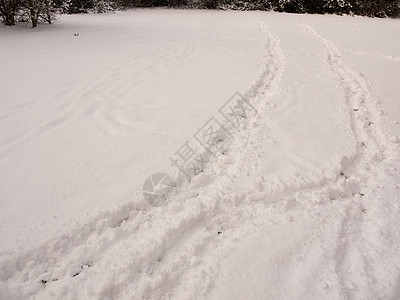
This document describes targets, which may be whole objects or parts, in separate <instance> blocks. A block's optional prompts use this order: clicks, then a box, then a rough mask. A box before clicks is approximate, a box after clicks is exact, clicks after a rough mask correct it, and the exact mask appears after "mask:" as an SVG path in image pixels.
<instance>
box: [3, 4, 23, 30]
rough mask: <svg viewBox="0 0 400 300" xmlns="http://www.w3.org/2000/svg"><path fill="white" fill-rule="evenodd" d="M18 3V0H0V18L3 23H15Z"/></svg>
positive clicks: (10, 24) (18, 7) (9, 24)
mask: <svg viewBox="0 0 400 300" xmlns="http://www.w3.org/2000/svg"><path fill="white" fill-rule="evenodd" d="M20 5H21V2H20V0H0V18H1V19H2V22H3V23H4V24H5V25H7V26H12V25H15V21H16V17H17V14H18V11H19V9H20Z"/></svg>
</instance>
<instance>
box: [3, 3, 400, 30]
mask: <svg viewBox="0 0 400 300" xmlns="http://www.w3.org/2000/svg"><path fill="white" fill-rule="evenodd" d="M135 7H171V8H174V7H175V8H198V9H232V10H263V11H277V12H288V13H310V14H340V15H342V14H349V15H360V16H368V17H381V18H383V17H391V18H397V17H399V16H400V0H0V21H1V22H2V23H3V24H5V25H7V26H13V25H16V24H17V23H26V24H28V23H29V24H31V25H32V28H34V27H36V26H37V25H38V23H40V22H43V23H49V24H51V23H53V22H54V20H56V18H57V16H58V15H59V14H77V13H90V12H92V13H105V12H110V11H115V10H124V9H129V8H135Z"/></svg>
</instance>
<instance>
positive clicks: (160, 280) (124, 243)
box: [0, 22, 399, 299]
mask: <svg viewBox="0 0 400 300" xmlns="http://www.w3.org/2000/svg"><path fill="white" fill-rule="evenodd" d="M259 28H260V31H261V32H262V34H263V35H264V36H265V39H266V56H265V58H264V59H265V71H264V72H263V73H262V74H261V76H260V77H259V79H258V80H257V81H256V82H255V83H254V85H253V86H252V87H251V88H250V89H249V91H248V92H247V93H246V94H245V96H246V98H247V99H249V100H250V101H251V103H252V104H253V105H254V106H255V107H256V108H257V110H258V112H259V113H258V115H257V116H255V117H252V118H248V119H244V120H243V122H242V124H241V125H242V127H241V129H240V130H238V131H237V132H236V133H235V134H234V136H233V137H232V138H231V139H230V140H229V141H227V142H226V145H225V147H224V151H221V153H219V154H218V155H217V156H216V157H215V158H214V159H213V160H212V161H211V162H210V164H209V165H208V166H207V168H206V169H205V170H204V172H203V173H201V174H199V175H198V176H196V177H195V178H194V179H193V180H192V182H190V183H187V184H184V185H182V186H181V187H180V191H179V193H178V195H177V196H176V198H177V199H176V201H173V202H172V203H170V204H169V205H168V206H166V207H160V208H154V207H149V206H148V205H146V204H145V203H143V202H140V204H137V205H136V206H133V205H131V206H128V207H124V208H121V209H120V210H119V211H117V212H113V213H110V214H109V215H106V216H101V217H99V218H98V219H97V220H94V221H93V222H92V223H90V224H87V226H86V227H84V228H78V229H77V230H76V231H75V232H72V233H70V234H68V235H66V236H64V237H62V238H60V239H57V240H55V241H52V242H50V243H48V244H46V245H44V246H42V247H40V248H39V249H35V250H34V251H28V252H26V253H24V254H17V255H15V256H14V257H12V258H10V256H4V257H2V258H0V259H1V260H0V264H1V268H0V270H1V271H0V280H1V281H2V282H6V284H7V286H6V284H5V283H3V284H2V285H0V292H2V293H3V294H4V295H7V297H8V298H10V299H12V298H13V297H15V298H16V299H19V298H28V297H29V296H35V297H36V298H37V299H50V298H51V299H61V298H62V299H85V298H98V299H118V298H127V299H130V298H134V299H141V298H146V299H164V298H179V296H182V295H185V292H187V291H188V290H190V291H191V293H192V294H193V295H196V298H202V297H204V296H205V295H206V294H207V292H208V291H209V290H210V288H211V287H212V282H213V279H214V278H215V277H216V276H217V274H218V261H217V260H218V259H217V258H214V257H213V255H210V253H212V251H216V257H218V256H220V255H223V253H224V252H226V253H228V249H229V247H230V246H231V245H233V244H234V243H235V241H236V240H237V239H238V238H239V237H240V236H241V229H240V228H238V227H235V226H237V225H235V224H240V223H241V222H248V221H249V218H254V219H256V218H257V217H258V216H262V215H263V214H264V213H265V212H264V213H263V212H262V209H261V212H260V208H262V207H263V205H265V203H264V204H261V203H263V201H261V200H263V199H266V198H268V199H271V198H273V199H282V197H284V198H289V197H291V196H293V195H295V196H296V197H298V198H304V197H302V196H301V195H306V196H307V195H310V194H313V195H316V194H317V195H319V196H320V197H325V198H328V199H330V200H340V201H341V204H340V205H343V208H344V211H345V212H346V215H345V216H344V217H343V223H342V233H341V234H342V235H343V237H345V238H343V239H342V240H340V241H339V242H338V244H337V247H336V249H333V252H334V254H333V256H334V257H336V259H337V268H338V270H337V273H338V274H340V276H339V278H338V281H339V282H340V284H341V285H342V287H343V289H342V290H343V291H342V296H343V297H346V298H352V297H351V295H350V294H349V293H348V291H349V290H351V288H352V286H351V284H352V281H351V279H352V278H353V276H354V275H355V274H354V273H355V272H360V271H361V272H364V273H365V274H369V275H371V276H365V277H364V278H363V280H364V281H363V282H360V283H359V286H362V287H363V288H361V291H359V295H360V297H361V298H362V297H363V296H364V297H365V298H369V297H371V295H370V294H369V292H370V291H371V290H372V288H373V287H374V290H375V291H378V292H377V294H376V295H374V296H375V297H376V298H382V297H384V296H388V295H385V288H388V287H393V285H395V284H396V283H395V282H390V281H389V280H390V279H388V281H387V282H385V283H384V284H383V283H382V282H380V284H381V285H379V283H378V281H379V278H375V279H374V274H379V273H380V272H381V273H382V272H384V271H385V270H383V271H382V270H379V265H377V264H376V263H373V256H372V254H371V253H370V252H369V251H368V248H372V247H373V246H374V245H373V244H374V243H376V241H382V239H385V237H379V236H378V237H377V236H376V235H377V234H378V233H376V232H366V228H367V227H366V225H365V224H366V222H368V221H370V220H368V216H364V215H363V214H356V213H354V209H353V208H354V207H368V205H369V203H370V202H375V201H376V200H377V198H376V197H378V195H379V183H377V180H376V179H377V178H380V177H382V176H385V175H386V176H387V174H388V173H390V172H392V171H393V168H394V166H395V165H396V167H398V157H397V153H398V149H397V145H396V143H395V141H391V140H389V138H388V136H387V135H386V134H385V133H384V131H383V130H382V128H383V126H382V124H381V123H382V122H383V118H382V113H381V110H380V109H379V107H378V106H377V104H376V103H374V102H373V98H372V97H371V95H370V92H369V89H368V85H367V83H366V81H365V79H364V78H363V77H362V75H360V74H359V73H357V72H356V71H354V70H352V69H351V68H350V67H349V66H348V65H346V64H345V62H344V60H343V58H342V57H341V54H340V52H339V51H338V49H337V48H336V47H335V45H333V43H331V42H330V41H328V40H326V39H324V38H322V37H321V36H320V35H318V34H317V33H316V31H315V30H314V29H313V28H311V27H310V26H308V25H304V28H305V30H306V32H307V33H308V34H309V35H310V37H312V38H315V39H317V40H318V41H320V42H321V44H322V46H323V48H324V49H325V51H326V54H327V60H326V61H327V63H328V65H329V66H330V67H331V69H332V71H333V72H334V73H336V74H337V76H338V79H339V80H340V81H341V83H342V86H343V89H344V90H345V97H346V103H345V107H343V111H346V112H348V113H349V118H348V119H349V120H350V124H349V126H350V129H351V132H352V135H353V137H354V140H355V141H356V149H354V151H353V152H352V153H353V154H352V156H351V157H346V158H343V160H342V162H341V165H340V169H338V170H336V171H337V172H336V174H334V175H333V176H332V177H331V178H323V180H315V181H313V180H311V179H305V180H304V183H301V184H299V185H296V186H288V187H287V188H286V189H285V190H284V191H280V192H279V193H273V194H271V191H263V190H262V189H259V187H260V185H262V182H263V180H262V179H261V178H260V179H259V180H256V181H255V182H246V181H245V180H243V178H241V177H242V176H241V175H242V174H246V173H248V172H251V171H252V170H254V169H256V168H257V158H258V157H259V156H261V153H262V138H263V135H264V131H263V128H262V126H260V123H262V120H263V118H265V117H266V116H267V114H268V111H269V109H271V106H270V104H271V103H270V102H269V98H270V96H271V95H272V94H273V93H274V92H276V90H277V89H278V88H279V83H280V81H281V79H282V76H283V75H284V66H285V56H284V54H283V52H282V50H281V48H280V42H279V39H278V38H277V37H276V36H274V35H273V34H271V33H270V32H269V31H268V30H267V27H266V25H265V24H264V23H262V22H260V23H259ZM382 172H383V173H382ZM394 186H395V185H394ZM194 195H196V196H194ZM257 200H260V201H257ZM379 200H380V201H382V202H381V205H380V206H378V207H379V208H378V209H377V211H375V212H373V213H375V214H377V215H379V216H382V215H385V214H386V215H387V218H388V222H387V223H382V224H380V226H381V228H385V229H387V230H389V231H390V229H388V228H387V227H388V226H389V225H388V224H390V222H389V221H393V220H392V218H393V217H394V216H395V215H394V214H390V209H391V207H390V204H389V203H387V202H385V201H386V200H385V199H379ZM280 201H285V200H280ZM328 203H329V201H328ZM327 205H329V204H327ZM227 231H229V235H225V234H224V232H227ZM383 242H384V241H383ZM354 253H356V254H357V255H358V256H359V257H361V258H362V260H361V262H359V265H358V266H357V267H354V268H350V270H347V269H348V268H349V265H350V266H351V262H349V261H351V259H350V258H348V257H347V256H349V255H352V254H354ZM396 254H397V255H398V254H399V249H397V248H396V249H391V250H390V253H386V254H385V255H386V257H385V255H383V256H384V257H382V260H385V259H386V260H387V261H390V256H391V255H396ZM346 268H347V269H346ZM397 271H398V270H397ZM189 278H190V280H188V279H189ZM392 290H393V288H392Z"/></svg>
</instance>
